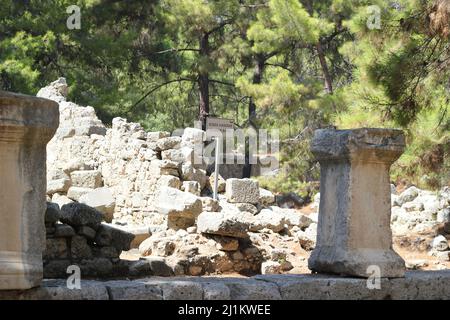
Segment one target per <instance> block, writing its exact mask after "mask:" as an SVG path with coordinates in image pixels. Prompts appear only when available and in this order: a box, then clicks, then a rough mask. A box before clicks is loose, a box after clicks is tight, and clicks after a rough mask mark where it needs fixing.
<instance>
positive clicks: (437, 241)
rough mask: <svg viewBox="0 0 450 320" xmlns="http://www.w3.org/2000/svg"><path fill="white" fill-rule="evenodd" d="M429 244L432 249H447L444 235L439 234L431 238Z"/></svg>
mask: <svg viewBox="0 0 450 320" xmlns="http://www.w3.org/2000/svg"><path fill="white" fill-rule="evenodd" d="M431 246H432V248H433V249H434V250H437V251H445V250H447V249H448V242H447V239H446V238H445V237H444V236H442V235H439V236H437V237H435V238H434V239H433V242H432V243H431Z"/></svg>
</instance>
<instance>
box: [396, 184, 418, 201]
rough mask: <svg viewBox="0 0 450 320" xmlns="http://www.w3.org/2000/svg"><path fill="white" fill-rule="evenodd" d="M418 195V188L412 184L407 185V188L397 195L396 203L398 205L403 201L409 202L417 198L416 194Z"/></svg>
mask: <svg viewBox="0 0 450 320" xmlns="http://www.w3.org/2000/svg"><path fill="white" fill-rule="evenodd" d="M418 195H419V189H417V188H416V187H414V186H412V187H409V188H408V189H406V190H405V191H403V192H402V193H401V194H400V196H399V197H398V200H397V202H398V204H399V205H400V206H402V205H403V204H404V203H406V202H411V201H413V200H414V199H415V198H417V196H418Z"/></svg>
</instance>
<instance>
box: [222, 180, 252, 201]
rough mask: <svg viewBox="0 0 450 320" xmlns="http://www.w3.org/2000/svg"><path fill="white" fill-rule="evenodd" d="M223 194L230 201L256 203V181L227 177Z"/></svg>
mask: <svg viewBox="0 0 450 320" xmlns="http://www.w3.org/2000/svg"><path fill="white" fill-rule="evenodd" d="M225 196H226V197H227V200H228V201H229V202H232V203H236V202H246V203H252V204H257V203H258V202H259V185H258V181H255V180H252V179H236V178H231V179H228V180H227V183H226V187H225Z"/></svg>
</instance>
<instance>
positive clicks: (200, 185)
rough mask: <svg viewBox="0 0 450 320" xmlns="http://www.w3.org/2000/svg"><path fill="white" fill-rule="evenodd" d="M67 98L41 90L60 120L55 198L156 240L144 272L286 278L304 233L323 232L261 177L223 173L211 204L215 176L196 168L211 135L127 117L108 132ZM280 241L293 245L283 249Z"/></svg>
mask: <svg viewBox="0 0 450 320" xmlns="http://www.w3.org/2000/svg"><path fill="white" fill-rule="evenodd" d="M66 95H67V84H66V83H65V80H64V79H62V78H61V79H59V80H57V81H55V82H53V83H52V84H50V85H49V86H48V87H45V88H43V89H41V91H40V92H39V93H38V96H41V97H45V98H48V99H52V100H55V101H56V102H58V103H59V107H60V114H61V119H60V127H59V129H58V131H57V133H56V135H55V137H54V138H53V139H52V141H50V143H49V145H48V148H47V153H48V161H47V167H48V175H47V181H48V185H47V195H48V201H49V202H51V203H55V204H57V205H59V206H60V207H61V208H66V206H69V205H73V204H76V205H79V204H84V205H86V206H89V207H92V208H94V209H95V210H97V211H98V212H101V213H102V214H103V217H104V220H105V221H106V222H107V223H110V225H111V226H115V228H120V229H122V230H124V231H127V232H129V233H132V234H134V235H135V240H134V241H133V245H131V247H132V248H133V247H137V246H138V245H139V244H140V242H142V241H143V240H145V239H146V238H148V239H147V240H145V241H144V242H143V243H142V244H141V245H140V247H139V250H140V252H141V254H142V256H143V257H145V258H142V259H143V260H141V261H140V262H139V263H137V264H136V265H137V266H139V264H140V265H141V266H142V268H147V267H146V266H147V264H148V263H149V261H150V262H151V263H157V264H158V265H165V266H167V267H164V268H161V270H163V271H162V273H164V274H172V273H173V274H191V275H198V274H206V273H225V272H239V273H249V274H252V273H260V272H261V265H262V264H263V266H265V264H267V269H268V270H272V271H273V270H275V269H277V270H279V271H280V272H281V270H289V269H292V267H293V266H292V263H290V262H289V260H290V259H292V257H294V256H295V254H294V252H293V251H292V250H291V251H289V250H288V249H289V248H291V247H292V248H293V247H296V246H298V242H297V235H298V234H300V233H305V234H307V235H311V239H313V238H314V233H315V231H314V226H311V228H309V229H308V230H307V228H308V227H310V225H311V224H313V225H314V223H313V221H312V220H311V219H309V218H308V217H307V216H306V215H302V214H299V213H298V212H296V211H295V210H290V209H282V208H279V207H277V206H274V205H273V204H274V201H275V197H274V195H273V194H272V193H271V192H269V191H267V190H264V189H262V188H259V186H258V183H257V182H256V181H254V180H251V179H228V180H224V179H223V178H222V177H220V176H219V181H218V190H219V193H220V194H219V199H218V200H214V199H212V196H211V195H212V187H211V186H212V185H214V176H213V175H211V176H208V175H207V171H206V165H205V164H204V163H201V164H194V161H193V157H194V145H195V144H196V143H203V140H204V138H205V134H204V132H203V131H202V130H199V129H195V128H186V129H185V130H184V132H183V134H182V135H181V136H170V134H169V133H168V132H146V131H144V130H143V128H142V127H141V126H140V125H139V124H136V123H128V122H127V121H126V120H125V119H121V118H115V119H113V121H112V128H110V129H109V128H106V127H105V126H104V125H103V124H102V123H101V122H100V120H99V119H98V118H97V117H96V115H95V111H94V109H93V108H92V107H81V106H78V105H76V104H74V103H71V102H68V101H66ZM62 211H64V209H63V210H62ZM75 227H78V226H75ZM50 230H52V229H51V228H50ZM77 232H78V230H77ZM150 235H151V236H150ZM48 236H51V233H49V234H48ZM284 238H286V239H284ZM276 242H279V243H281V244H282V245H281V246H286V248H285V249H275V247H274V245H273V243H276ZM94 243H95V242H94ZM286 243H289V245H286ZM277 247H279V246H277ZM122 250H124V249H123V248H122ZM144 260H145V261H144ZM264 263H265V264H264ZM168 270H171V271H168Z"/></svg>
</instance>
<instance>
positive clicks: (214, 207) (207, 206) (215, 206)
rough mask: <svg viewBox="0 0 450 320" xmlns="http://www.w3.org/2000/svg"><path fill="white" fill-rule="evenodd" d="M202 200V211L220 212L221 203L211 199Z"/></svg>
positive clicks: (204, 198)
mask: <svg viewBox="0 0 450 320" xmlns="http://www.w3.org/2000/svg"><path fill="white" fill-rule="evenodd" d="M200 200H201V201H202V208H203V210H202V211H208V212H217V211H219V210H220V205H219V201H217V200H215V199H213V198H210V197H201V198H200Z"/></svg>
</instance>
